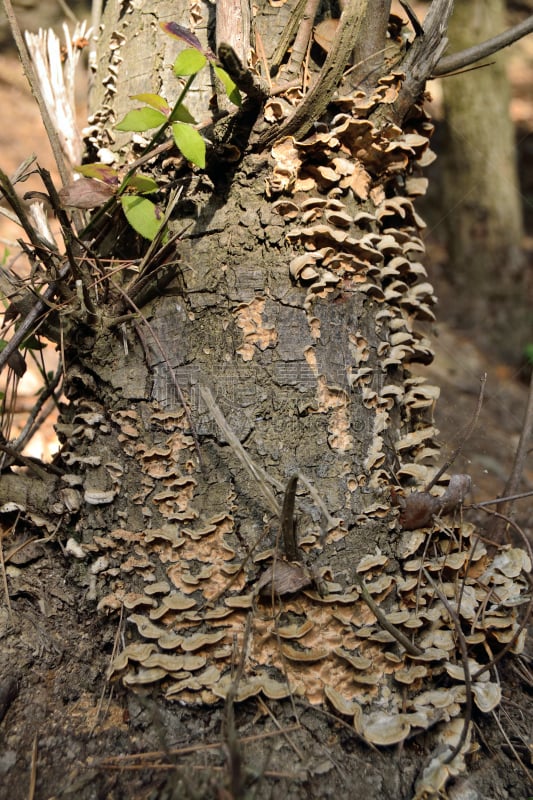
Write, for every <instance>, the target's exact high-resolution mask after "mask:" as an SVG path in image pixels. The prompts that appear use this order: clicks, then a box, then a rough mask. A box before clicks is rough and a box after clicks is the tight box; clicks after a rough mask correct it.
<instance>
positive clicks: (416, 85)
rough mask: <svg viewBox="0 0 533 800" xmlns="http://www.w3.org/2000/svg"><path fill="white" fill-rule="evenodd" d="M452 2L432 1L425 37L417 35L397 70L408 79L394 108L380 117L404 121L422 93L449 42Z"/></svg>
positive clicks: (378, 113) (387, 110)
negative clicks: (448, 28)
mask: <svg viewBox="0 0 533 800" xmlns="http://www.w3.org/2000/svg"><path fill="white" fill-rule="evenodd" d="M452 8H453V0H433V2H432V3H431V6H430V7H429V11H428V12H427V14H426V17H425V19H424V25H423V27H424V35H423V36H417V37H416V39H415V40H414V42H413V44H412V45H411V47H410V48H409V50H408V51H407V54H406V56H405V58H404V59H403V61H402V62H401V63H400V64H399V66H398V69H399V70H400V71H401V72H404V73H405V80H404V82H403V84H402V87H401V89H400V93H399V95H398V99H397V100H396V102H395V103H394V105H393V107H392V109H389V107H384V108H379V109H378V111H377V112H376V117H377V118H380V117H381V118H384V117H385V118H386V119H388V120H391V121H397V122H401V121H402V120H403V119H404V117H405V115H406V114H407V113H408V111H409V109H410V108H411V107H412V105H413V103H414V102H416V101H417V100H418V98H419V96H420V93H421V92H422V91H423V89H424V86H425V83H426V81H427V79H428V78H429V76H430V75H431V73H432V72H433V69H434V67H435V64H437V62H438V61H439V59H440V58H441V56H442V54H443V52H444V50H445V49H446V46H447V44H448V39H447V37H446V29H447V27H448V19H449V17H450V14H451V13H452Z"/></svg>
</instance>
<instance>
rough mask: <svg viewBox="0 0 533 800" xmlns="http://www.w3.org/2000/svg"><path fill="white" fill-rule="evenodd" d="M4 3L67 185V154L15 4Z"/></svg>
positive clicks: (14, 37) (60, 173)
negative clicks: (37, 74)
mask: <svg viewBox="0 0 533 800" xmlns="http://www.w3.org/2000/svg"><path fill="white" fill-rule="evenodd" d="M3 3H4V10H5V12H6V17H7V20H8V22H9V27H10V29H11V33H12V34H13V39H14V40H15V44H16V46H17V50H18V53H19V57H20V60H21V63H22V67H23V69H24V72H25V74H26V78H27V79H28V83H29V84H30V88H31V91H32V94H33V96H34V98H35V100H36V102H37V105H38V106H39V112H40V114H41V117H42V120H43V123H44V127H45V129H46V134H47V136H48V140H49V142H50V146H51V148H52V153H53V155H54V159H55V162H56V165H57V169H58V172H59V175H60V177H61V180H62V181H63V183H64V184H65V185H67V184H68V182H69V181H70V172H69V168H68V166H67V162H66V160H65V156H64V155H63V150H62V149H61V143H60V141H59V136H58V133H57V130H56V129H55V127H54V123H53V122H52V117H51V116H50V112H49V111H48V108H47V105H46V103H45V101H44V97H43V93H42V92H41V88H40V86H39V81H38V79H37V76H36V75H35V70H34V69H33V64H32V63H31V60H30V57H29V55H28V50H27V48H26V44H25V42H24V39H23V37H22V33H21V30H20V27H19V24H18V22H17V18H16V17H15V12H14V11H13V6H12V5H11V0H3Z"/></svg>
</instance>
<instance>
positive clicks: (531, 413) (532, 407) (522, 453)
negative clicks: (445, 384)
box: [492, 371, 533, 539]
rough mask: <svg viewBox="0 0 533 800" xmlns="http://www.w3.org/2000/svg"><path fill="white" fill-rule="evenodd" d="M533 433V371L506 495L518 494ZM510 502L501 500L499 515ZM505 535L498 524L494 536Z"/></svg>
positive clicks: (506, 486)
mask: <svg viewBox="0 0 533 800" xmlns="http://www.w3.org/2000/svg"><path fill="white" fill-rule="evenodd" d="M532 431H533V371H532V373H531V380H530V382H529V393H528V398H527V406H526V413H525V415H524V422H523V425H522V431H521V433H520V439H519V441H518V447H517V448H516V453H515V457H514V461H513V468H512V470H511V474H510V476H509V480H508V481H507V483H506V484H505V488H504V490H503V494H504V495H513V494H516V492H517V489H518V486H519V484H520V479H521V478H522V473H523V471H524V465H525V463H526V458H527V454H528V445H529V441H530V439H531V433H532ZM510 502H511V501H510V500H505V501H504V500H503V499H502V500H501V501H500V502H499V503H498V505H497V506H496V511H497V512H498V514H502V515H507V513H508V508H509V504H510ZM502 533H503V525H502V524H501V522H498V523H497V524H496V525H495V526H494V528H493V530H492V534H493V535H494V537H495V538H496V539H498V537H499V536H500V535H501V534H502Z"/></svg>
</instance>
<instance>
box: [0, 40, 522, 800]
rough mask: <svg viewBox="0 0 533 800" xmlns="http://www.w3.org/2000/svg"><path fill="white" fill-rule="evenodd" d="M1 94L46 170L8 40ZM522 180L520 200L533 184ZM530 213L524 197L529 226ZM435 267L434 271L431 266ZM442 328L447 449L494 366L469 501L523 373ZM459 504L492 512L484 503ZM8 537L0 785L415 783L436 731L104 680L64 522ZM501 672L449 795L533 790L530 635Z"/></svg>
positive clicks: (505, 446) (187, 788) (97, 794)
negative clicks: (49, 533)
mask: <svg viewBox="0 0 533 800" xmlns="http://www.w3.org/2000/svg"><path fill="white" fill-rule="evenodd" d="M521 74H522V73H521ZM527 86H528V88H525V89H524V92H523V94H524V93H527V91H530V88H531V84H528V85H527ZM523 94H522V101H523V100H524V97H523ZM530 100H531V98H530ZM526 105H527V104H526ZM0 107H2V108H3V109H4V113H5V114H9V115H10V116H12V117H13V124H11V125H3V126H0V153H1V156H0V160H1V163H0V166H1V167H2V169H4V170H5V171H6V172H7V173H8V174H11V173H12V172H13V171H14V170H15V168H16V167H17V166H18V164H19V163H20V162H21V161H23V160H24V159H25V158H26V157H27V156H28V155H29V154H30V153H31V152H36V153H38V156H39V161H40V163H41V164H42V165H43V166H46V167H50V168H52V160H51V157H50V154H49V150H48V148H47V146H46V143H45V142H44V140H43V137H42V134H41V133H40V130H41V125H40V119H39V115H38V112H37V110H36V108H35V106H34V104H33V101H32V99H31V96H30V94H29V92H28V90H27V89H26V86H25V83H24V81H23V78H22V76H21V72H20V68H19V67H18V65H17V63H16V60H15V59H14V58H13V57H12V56H9V55H7V54H1V53H0ZM515 108H516V109H520V113H522V114H523V115H525V117H526V118H527V123H524V127H523V131H524V134H523V138H522V145H521V151H522V152H523V153H525V154H527V160H526V161H524V162H523V167H524V169H526V170H527V175H528V176H529V178H528V177H527V176H526V178H525V180H526V183H527V181H528V180H531V183H530V184H528V185H533V179H532V176H533V145H532V141H533V140H532V133H531V132H532V131H533V115H532V114H531V105H527V109H526V110H524V104H523V102H522V104H521V100H520V97H517V98H515ZM517 113H518V112H517ZM528 115H529V116H528ZM15 117H16V131H15ZM530 124H531V127H530V128H529V132H528V128H527V126H528V125H530ZM528 192H529V190H528ZM528 192H526V193H525V198H526V197H530V195H529V194H528ZM525 202H526V204H527V203H529V201H525ZM532 207H533V203H532ZM532 217H533V215H532V214H531V209H530V208H529V206H528V209H527V215H526V219H528V220H529V221H530V224H531V220H532ZM0 235H1V236H2V237H3V239H4V244H6V241H7V242H8V243H7V245H6V246H7V247H8V248H9V249H11V248H12V245H10V244H9V241H10V240H14V239H15V238H16V237H17V236H18V235H19V234H18V232H17V231H15V230H14V229H13V228H12V227H9V226H4V225H2V229H1V234H0ZM532 236H533V230H532V229H530V231H529V237H532ZM530 241H531V240H528V242H526V246H529V244H530ZM438 247H439V245H437V244H435V245H434V248H435V250H434V251H432V249H431V243H430V248H429V254H430V258H429V262H430V263H429V266H430V267H431V257H432V252H434V253H436V254H437V255H436V258H437V259H438V258H440V257H441V256H442V253H440V252H439V251H438ZM0 249H3V248H0ZM432 277H433V278H435V277H436V278H438V272H437V271H436V273H435V275H433V276H432ZM437 289H438V286H437ZM433 334H434V341H435V345H436V350H437V355H436V359H435V362H434V363H433V365H432V366H431V367H429V368H428V369H427V370H426V371H425V373H424V374H426V375H427V376H428V377H429V378H430V380H431V381H432V382H433V383H436V384H438V385H439V386H440V387H441V399H440V401H439V403H438V406H437V409H436V419H437V426H438V428H439V429H440V431H441V434H440V438H441V441H442V443H443V459H444V458H446V457H447V455H449V454H450V453H451V452H452V451H453V450H454V448H455V447H456V445H457V444H458V440H459V439H460V432H461V431H462V430H463V429H464V428H465V426H466V425H467V424H468V422H469V420H470V419H471V417H472V414H473V412H474V409H475V406H476V402H477V395H478V391H479V381H480V377H481V376H482V375H483V374H484V373H486V374H487V376H488V377H487V388H486V394H485V402H484V405H483V408H482V411H481V415H480V418H479V421H478V424H477V426H476V429H475V431H474V433H473V435H472V437H471V439H470V440H469V441H468V442H467V443H466V444H465V446H464V449H463V451H462V453H461V455H460V456H459V458H458V460H457V464H456V468H457V470H460V471H465V472H468V473H469V474H470V475H471V476H472V479H473V484H474V488H473V493H472V494H473V496H472V500H475V501H477V502H479V501H482V500H487V499H491V498H494V497H495V496H496V495H497V494H498V493H499V492H501V491H502V488H503V486H504V484H505V481H506V479H507V477H508V475H509V472H510V469H511V465H512V460H513V455H514V452H515V449H516V445H517V442H518V437H519V435H520V431H521V427H522V420H523V415H524V410H525V406H526V400H527V388H526V385H525V383H523V382H522V381H521V380H520V375H519V374H518V372H517V371H516V370H514V369H511V368H509V367H507V366H505V365H502V364H498V363H495V362H493V361H491V360H490V359H489V358H488V357H487V355H486V354H484V353H482V352H481V351H480V350H479V349H478V348H477V347H476V345H475V343H473V342H472V341H470V340H467V339H464V338H462V337H461V336H460V335H458V334H457V333H456V332H454V331H453V330H452V329H450V328H449V327H448V326H447V325H446V322H445V320H443V322H439V324H438V326H437V327H436V329H435V330H434V331H433ZM25 381H26V384H25V385H24V386H23V387H22V390H21V392H20V394H19V403H20V412H21V418H22V417H23V415H24V413H25V409H27V407H28V406H31V403H32V397H33V396H34V392H35V391H36V386H38V382H36V378H35V374H34V373H33V374H30V375H29V377H28V378H26V379H25ZM17 421H18V420H15V422H17ZM51 424H52V422H51V421H50V423H49V424H47V425H45V426H43V429H42V431H41V434H40V438H39V439H37V440H36V441H34V442H33V450H32V451H31V452H32V453H33V454H35V455H39V456H40V455H42V454H45V455H46V454H47V453H49V451H50V449H51V448H52V449H53V447H54V443H53V440H52V428H51ZM529 489H533V461H532V459H531V458H530V459H529V461H528V465H527V468H526V472H525V474H524V478H523V482H522V486H521V490H522V491H526V490H529ZM532 508H533V503H532V502H531V498H527V499H525V500H521V501H518V502H517V503H516V505H515V513H516V519H517V522H518V523H519V524H520V525H521V526H522V528H523V530H524V531H525V532H526V534H527V535H529V537H530V540H531V539H533V521H532V519H533V515H532V514H531V511H532ZM465 513H467V514H469V515H470V517H471V518H472V519H477V520H479V522H480V524H482V525H484V524H486V521H485V517H484V516H483V515H482V514H481V512H474V511H468V510H467V511H466V512H465ZM4 536H5V538H4V539H3V541H2V542H1V545H2V547H1V556H2V559H3V562H4V563H2V564H1V565H0V566H1V570H0V582H1V585H0V798H10V800H19V798H21V799H22V798H34V797H35V798H43V799H44V798H47V800H52V798H65V799H66V798H73V799H74V798H81V800H92V798H113V799H114V800H118V799H119V798H125V799H126V798H128V799H132V800H141V798H142V799H143V800H144V798H146V800H148V799H149V798H153V799H154V800H155V798H158V800H164V799H165V798H168V799H169V800H170V799H171V798H185V797H187V798H188V797H198V798H210V797H216V798H219V800H226V798H231V797H257V798H270V797H272V798H280V797H283V798H302V797H309V798H328V797H332V798H333V797H336V798H343V797H365V798H366V800H374V798H376V799H377V798H378V797H379V798H381V799H382V800H383V798H385V800H387V799H388V798H391V799H392V798H395V800H403V798H405V800H408V798H411V797H412V794H413V785H414V781H415V780H416V777H417V774H418V772H419V770H420V765H421V761H420V758H421V754H422V753H423V752H427V751H428V750H429V749H430V747H431V741H430V740H431V734H426V735H425V736H424V737H423V739H422V740H416V739H415V740H414V741H412V742H408V743H407V744H406V746H404V747H403V748H398V749H394V750H388V751H382V752H378V751H374V750H371V749H369V748H368V747H367V746H366V745H364V744H362V743H361V742H360V741H358V739H357V736H356V734H355V731H354V730H353V729H352V728H351V727H349V726H346V725H345V724H343V723H342V722H341V721H338V720H336V719H334V718H332V717H329V716H327V715H326V713H325V712H324V711H320V710H318V709H312V708H309V707H306V706H304V705H300V704H297V705H296V706H295V707H294V709H293V710H292V711H290V710H287V708H285V706H282V705H281V704H277V703H275V702H269V703H268V706H267V705H266V704H265V703H263V702H262V701H257V700H251V701H248V702H247V703H244V704H242V705H239V706H238V707H237V708H236V709H235V720H234V723H235V730H236V735H237V738H238V743H237V744H234V745H231V731H232V718H231V714H230V713H229V711H230V710H228V709H224V708H217V709H215V710H214V711H213V710H209V712H208V711H207V710H206V709H204V708H201V707H186V706H181V705H180V704H178V703H175V704H173V705H170V706H162V705H161V704H160V703H156V702H155V700H154V698H153V697H152V696H150V695H149V694H148V695H140V694H139V695H134V694H132V693H125V692H124V691H123V690H120V689H119V688H118V687H114V686H111V685H110V684H109V682H108V680H107V670H108V667H109V663H110V659H111V654H112V652H113V649H114V647H116V645H117V641H116V638H117V634H118V627H117V623H116V621H110V620H107V619H106V618H103V617H101V616H99V615H97V614H96V611H95V607H94V603H93V602H92V601H91V600H90V599H88V596H87V595H88V587H87V585H86V584H85V583H84V579H82V578H81V577H80V573H79V571H78V569H77V565H76V563H75V560H74V559H72V557H71V556H69V555H68V554H67V553H66V552H65V551H64V550H63V549H62V545H61V544H60V543H59V541H61V539H62V537H61V532H59V535H58V536H56V537H54V539H53V541H39V542H33V543H32V544H30V545H27V546H26V547H24V548H23V549H21V550H19V552H17V553H13V551H14V550H15V549H16V546H17V544H18V542H17V541H16V540H15V539H14V538H13V537H11V536H10V535H9V530H6V532H5V534H4ZM58 540H59V541H58ZM500 680H501V683H502V688H503V697H504V699H503V701H502V704H501V706H500V707H499V708H498V709H497V710H496V711H495V712H494V713H492V714H490V715H488V716H481V715H479V716H477V717H476V718H475V720H474V721H475V727H476V734H477V736H476V739H477V742H478V745H477V749H476V750H475V752H473V753H472V754H471V755H470V756H469V773H468V774H467V775H466V776H465V777H463V778H459V779H457V780H456V781H455V782H453V781H452V784H451V786H450V788H449V797H450V798H451V799H452V800H526V798H529V797H531V796H533V771H532V766H533V646H532V643H531V638H530V639H529V643H528V645H527V647H526V652H525V653H524V655H523V656H522V657H521V658H517V659H514V660H512V661H511V660H509V661H507V662H506V663H504V664H503V665H502V666H501V669H500ZM324 721H325V723H326V724H324ZM228 742H229V744H228ZM376 776H378V778H376ZM193 787H195V788H194V789H193Z"/></svg>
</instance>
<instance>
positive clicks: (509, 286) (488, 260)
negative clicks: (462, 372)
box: [442, 0, 531, 362]
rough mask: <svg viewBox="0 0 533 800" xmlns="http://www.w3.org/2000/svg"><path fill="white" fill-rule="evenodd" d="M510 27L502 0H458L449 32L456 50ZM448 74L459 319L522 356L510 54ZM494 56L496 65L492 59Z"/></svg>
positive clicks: (446, 207) (505, 351)
mask: <svg viewBox="0 0 533 800" xmlns="http://www.w3.org/2000/svg"><path fill="white" fill-rule="evenodd" d="M504 26H505V3H504V2H503V0H476V2H474V3H472V2H466V0H459V2H457V3H456V4H455V8H454V12H453V14H452V17H451V21H450V27H449V35H450V41H451V42H452V46H453V49H454V50H463V49H466V48H467V47H470V46H472V45H473V44H476V43H478V42H481V41H484V40H485V39H489V38H490V37H491V36H495V35H496V34H497V33H498V32H500V31H502V30H503V29H504ZM488 61H490V62H491V63H490V66H486V67H482V68H480V69H476V70H473V71H470V72H465V73H462V74H459V75H455V76H452V77H447V78H444V81H443V88H444V102H445V117H446V132H447V139H446V148H445V150H444V157H445V161H444V186H443V189H444V193H443V198H442V212H443V217H444V223H445V225H446V230H447V237H448V238H447V241H448V249H449V259H450V260H449V267H448V268H449V277H450V280H451V282H452V285H453V287H454V301H453V309H451V315H452V318H453V320H454V323H455V324H456V325H457V326H458V327H459V328H461V329H463V330H466V331H468V332H469V333H471V334H473V335H474V336H475V337H476V339H477V340H478V341H479V342H480V343H481V344H483V345H484V346H485V347H487V349H490V350H491V351H492V352H496V353H498V354H499V355H500V356H501V357H502V358H505V359H507V360H510V361H511V362H516V361H518V360H519V359H520V357H521V354H522V350H523V347H524V345H525V344H526V343H527V342H528V341H529V338H530V333H531V312H530V308H529V303H528V297H527V292H526V291H525V287H526V282H525V278H526V275H525V263H524V258H523V252H522V249H521V248H522V237H523V227H522V199H521V195H520V188H519V182H518V174H517V165H516V144H515V130H514V125H513V123H512V121H511V119H510V117H509V101H510V91H509V82H508V78H507V73H506V67H505V64H506V57H505V53H504V52H503V51H502V52H500V53H497V54H496V55H494V56H491V57H490V59H488ZM493 62H494V63H493Z"/></svg>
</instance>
